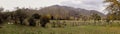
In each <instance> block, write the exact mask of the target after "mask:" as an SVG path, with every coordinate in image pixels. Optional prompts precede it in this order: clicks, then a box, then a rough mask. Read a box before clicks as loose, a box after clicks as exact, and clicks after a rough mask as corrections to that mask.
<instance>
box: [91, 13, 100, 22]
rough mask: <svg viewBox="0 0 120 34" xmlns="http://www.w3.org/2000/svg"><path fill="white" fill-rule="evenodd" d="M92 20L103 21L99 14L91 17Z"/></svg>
mask: <svg viewBox="0 0 120 34" xmlns="http://www.w3.org/2000/svg"><path fill="white" fill-rule="evenodd" d="M91 18H92V19H93V20H101V17H100V16H99V15H98V14H95V13H93V14H92V15H91Z"/></svg>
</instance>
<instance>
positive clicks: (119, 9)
mask: <svg viewBox="0 0 120 34" xmlns="http://www.w3.org/2000/svg"><path fill="white" fill-rule="evenodd" d="M105 2H107V3H109V5H108V7H107V8H106V10H108V11H109V14H108V16H107V17H108V19H109V20H118V19H120V1H119V0H105Z"/></svg>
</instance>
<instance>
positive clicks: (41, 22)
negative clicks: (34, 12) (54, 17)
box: [40, 16, 50, 27]
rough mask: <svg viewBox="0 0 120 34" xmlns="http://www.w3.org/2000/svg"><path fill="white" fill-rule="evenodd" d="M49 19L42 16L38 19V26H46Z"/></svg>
mask: <svg viewBox="0 0 120 34" xmlns="http://www.w3.org/2000/svg"><path fill="white" fill-rule="evenodd" d="M49 20H50V17H49V16H42V17H41V19H40V24H41V26H42V27H45V26H46V24H47V23H48V22H49Z"/></svg>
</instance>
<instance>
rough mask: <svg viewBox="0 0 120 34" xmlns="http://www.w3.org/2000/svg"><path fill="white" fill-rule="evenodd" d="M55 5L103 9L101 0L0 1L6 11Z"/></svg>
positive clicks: (0, 5)
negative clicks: (16, 8)
mask: <svg viewBox="0 0 120 34" xmlns="http://www.w3.org/2000/svg"><path fill="white" fill-rule="evenodd" d="M56 4H59V5H65V6H71V7H77V8H84V9H90V10H93V9H94V10H98V11H103V9H104V8H105V6H104V4H103V0H0V7H3V8H5V9H7V10H13V9H14V8H15V7H25V8H40V7H45V6H51V5H56Z"/></svg>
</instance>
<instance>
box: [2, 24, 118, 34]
mask: <svg viewBox="0 0 120 34" xmlns="http://www.w3.org/2000/svg"><path fill="white" fill-rule="evenodd" d="M0 34H120V27H119V26H109V25H107V26H93V25H84V26H73V27H64V28H50V27H48V28H42V27H30V26H24V25H13V24H4V25H3V27H2V28H0Z"/></svg>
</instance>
